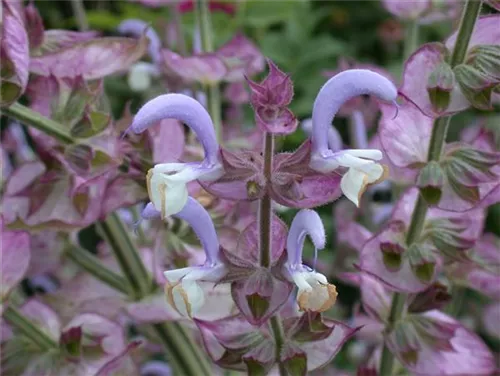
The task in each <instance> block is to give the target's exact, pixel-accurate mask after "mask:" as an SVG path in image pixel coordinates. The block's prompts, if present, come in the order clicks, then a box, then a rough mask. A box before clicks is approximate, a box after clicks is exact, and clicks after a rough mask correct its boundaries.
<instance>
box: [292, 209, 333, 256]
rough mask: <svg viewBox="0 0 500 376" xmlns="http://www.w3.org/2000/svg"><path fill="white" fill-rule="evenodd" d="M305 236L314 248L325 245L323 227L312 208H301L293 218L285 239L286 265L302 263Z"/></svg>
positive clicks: (321, 247) (320, 247)
mask: <svg viewBox="0 0 500 376" xmlns="http://www.w3.org/2000/svg"><path fill="white" fill-rule="evenodd" d="M306 236H309V237H310V238H311V240H312V242H313V244H314V247H315V248H316V249H323V248H324V247H325V243H326V235H325V228H324V226H323V222H322V221H321V218H320V216H319V215H318V213H316V212H315V211H314V210H308V209H303V210H301V211H299V212H298V213H297V214H296V215H295V217H294V218H293V221H292V224H291V226H290V230H289V231H288V237H287V240H286V249H287V255H288V265H290V266H292V265H302V251H303V248H304V241H305V240H306Z"/></svg>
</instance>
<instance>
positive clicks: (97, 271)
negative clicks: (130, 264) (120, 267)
mask: <svg viewBox="0 0 500 376" xmlns="http://www.w3.org/2000/svg"><path fill="white" fill-rule="evenodd" d="M66 256H68V258H69V259H70V260H71V261H73V262H74V263H75V264H77V265H78V266H79V267H81V268H82V269H84V270H85V271H87V272H88V273H89V274H91V275H93V276H94V277H96V278H97V279H99V280H100V281H102V282H104V283H105V284H107V285H109V286H110V287H112V288H114V289H115V290H117V291H120V292H121V293H123V294H125V295H129V294H130V291H129V288H128V282H127V280H126V279H125V278H123V277H122V276H121V275H118V274H116V273H115V272H113V271H112V270H110V269H108V268H106V267H105V266H103V265H102V262H101V260H99V259H98V258H97V257H96V256H94V255H92V254H91V253H90V252H89V251H87V250H85V249H82V248H79V247H74V246H71V247H69V248H68V249H67V250H66Z"/></svg>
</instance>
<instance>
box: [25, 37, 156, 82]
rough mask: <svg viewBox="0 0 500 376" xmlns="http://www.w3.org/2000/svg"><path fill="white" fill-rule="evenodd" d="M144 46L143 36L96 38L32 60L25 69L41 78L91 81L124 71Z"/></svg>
mask: <svg viewBox="0 0 500 376" xmlns="http://www.w3.org/2000/svg"><path fill="white" fill-rule="evenodd" d="M147 46H148V40H147V37H146V36H143V37H141V38H140V39H138V40H136V39H132V38H119V37H116V38H114V37H108V38H97V39H93V40H89V41H85V42H80V43H76V44H73V45H72V46H70V47H65V48H62V49H60V50H57V51H55V52H50V53H47V54H44V55H41V56H37V57H33V58H32V59H31V61H30V68H29V69H30V72H32V73H36V74H39V75H41V76H50V75H54V76H56V77H77V76H83V77H84V79H86V80H92V79H97V78H102V77H104V76H107V75H110V74H113V73H116V72H120V71H124V70H126V69H128V68H129V67H130V66H131V65H132V64H133V63H135V62H136V61H137V60H139V59H140V58H141V57H142V56H143V55H144V53H145V52H146V49H147Z"/></svg>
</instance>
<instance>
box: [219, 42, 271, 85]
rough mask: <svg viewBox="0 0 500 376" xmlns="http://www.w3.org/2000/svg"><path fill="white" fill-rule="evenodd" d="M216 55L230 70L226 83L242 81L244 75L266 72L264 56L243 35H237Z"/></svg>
mask: <svg viewBox="0 0 500 376" xmlns="http://www.w3.org/2000/svg"><path fill="white" fill-rule="evenodd" d="M216 54H217V55H218V56H220V57H221V58H222V59H223V61H224V62H225V64H226V66H227V68H228V72H227V75H226V77H225V80H226V81H230V82H234V81H241V80H243V79H244V75H247V76H253V75H254V74H256V73H260V72H262V71H263V70H264V65H265V61H264V56H263V55H262V53H261V52H260V51H259V49H258V48H257V46H256V45H255V44H254V43H252V42H251V41H250V40H249V39H247V38H246V37H245V36H244V35H243V34H237V35H236V36H235V37H233V38H232V39H231V40H230V41H229V42H227V43H226V44H225V45H223V46H222V47H221V48H219V49H218V50H217V52H216Z"/></svg>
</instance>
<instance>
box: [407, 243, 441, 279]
mask: <svg viewBox="0 0 500 376" xmlns="http://www.w3.org/2000/svg"><path fill="white" fill-rule="evenodd" d="M408 259H409V260H410V266H411V268H412V270H413V273H414V274H415V276H416V277H417V278H418V279H419V280H420V281H421V282H423V283H429V282H431V281H432V280H433V279H434V276H435V274H436V255H435V254H434V252H433V248H432V247H431V246H429V245H427V244H421V243H417V244H412V245H411V246H410V248H409V249H408Z"/></svg>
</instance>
